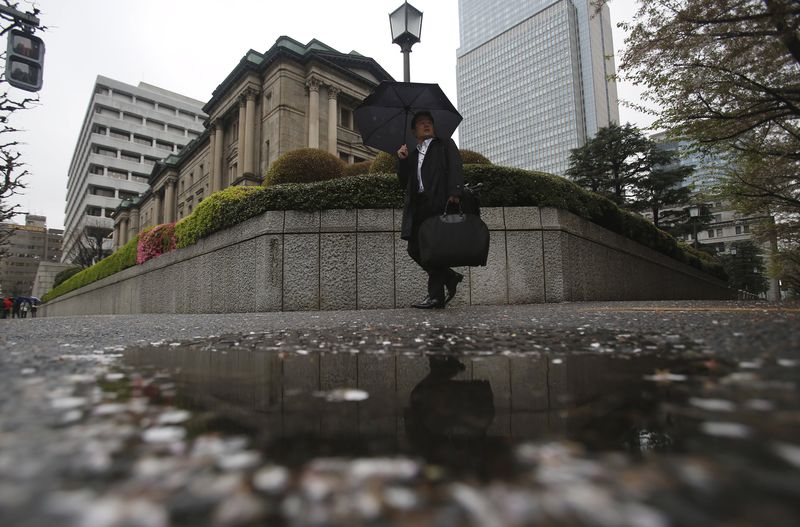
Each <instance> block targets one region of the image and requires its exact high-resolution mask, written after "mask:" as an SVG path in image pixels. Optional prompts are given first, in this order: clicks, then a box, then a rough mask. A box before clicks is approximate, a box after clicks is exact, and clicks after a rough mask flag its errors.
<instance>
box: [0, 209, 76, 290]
mask: <svg viewBox="0 0 800 527" xmlns="http://www.w3.org/2000/svg"><path fill="white" fill-rule="evenodd" d="M0 229H1V230H3V231H6V232H7V233H8V234H9V235H8V237H7V238H6V240H5V243H4V245H3V247H2V250H3V257H2V258H0V294H2V295H3V296H30V295H31V293H32V291H33V285H34V279H35V277H36V272H37V270H38V268H39V265H40V264H41V263H55V262H58V261H59V260H60V259H61V240H62V235H63V232H64V231H62V230H61V229H48V228H47V218H45V217H44V216H34V215H33V214H26V215H25V225H17V224H16V223H2V224H0Z"/></svg>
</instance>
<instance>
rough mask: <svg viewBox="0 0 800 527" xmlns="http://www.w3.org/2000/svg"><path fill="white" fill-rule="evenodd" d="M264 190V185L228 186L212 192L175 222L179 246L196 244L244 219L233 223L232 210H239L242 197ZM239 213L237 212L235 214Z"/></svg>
mask: <svg viewBox="0 0 800 527" xmlns="http://www.w3.org/2000/svg"><path fill="white" fill-rule="evenodd" d="M268 188H269V187H268ZM264 190H265V189H264V188H262V187H228V188H226V189H223V190H220V191H219V192H215V193H214V194H211V195H210V196H209V197H207V198H206V199H204V200H203V201H202V202H200V204H199V205H198V206H197V208H195V209H194V212H192V213H191V214H190V215H188V216H186V217H185V218H183V219H182V220H180V221H179V222H178V223H176V224H175V237H176V238H177V246H178V248H181V247H188V246H190V245H194V244H195V243H197V241H198V240H200V238H205V237H206V236H208V235H209V234H211V233H213V232H216V231H218V230H221V229H226V228H228V227H231V226H233V225H236V224H237V223H239V222H240V221H243V220H236V221H234V222H233V223H231V222H230V216H231V215H230V214H229V213H230V211H239V210H240V203H241V201H242V199H243V198H244V197H245V196H247V195H248V194H252V193H254V192H263V191H264ZM239 214H240V213H239V212H237V213H236V214H235V216H237V217H238V216H239ZM248 217H250V216H248Z"/></svg>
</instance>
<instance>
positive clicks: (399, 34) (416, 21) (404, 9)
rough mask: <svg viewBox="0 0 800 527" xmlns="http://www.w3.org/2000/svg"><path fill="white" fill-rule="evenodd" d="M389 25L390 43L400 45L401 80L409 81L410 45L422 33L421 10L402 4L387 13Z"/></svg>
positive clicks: (417, 40) (416, 40)
mask: <svg viewBox="0 0 800 527" xmlns="http://www.w3.org/2000/svg"><path fill="white" fill-rule="evenodd" d="M389 25H390V26H391V29H392V44H397V45H398V46H400V51H401V52H402V53H403V82H410V81H411V73H410V71H409V70H410V68H411V66H410V60H409V57H408V55H409V54H410V53H411V46H413V45H414V44H416V43H417V42H419V41H420V35H421V34H422V11H420V10H419V9H417V8H416V7H414V6H412V5H411V4H409V3H408V2H407V1H406V2H403V5H401V6H400V7H398V8H397V9H395V10H394V11H392V12H391V13H389Z"/></svg>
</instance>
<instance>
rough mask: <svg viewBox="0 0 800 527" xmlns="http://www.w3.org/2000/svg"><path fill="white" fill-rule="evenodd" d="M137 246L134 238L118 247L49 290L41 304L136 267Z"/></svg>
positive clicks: (137, 239)
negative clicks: (112, 252)
mask: <svg viewBox="0 0 800 527" xmlns="http://www.w3.org/2000/svg"><path fill="white" fill-rule="evenodd" d="M138 245H139V236H138V235H137V236H134V238H133V239H132V240H131V241H129V242H128V243H126V244H125V245H123V246H122V247H120V248H119V249H118V250H117V251H116V252H115V253H114V254H112V255H111V256H109V257H107V258H103V259H102V260H100V261H99V262H97V263H96V264H94V265H93V266H91V267H87V268H86V269H84V270H83V271H81V272H79V273H77V274H76V275H74V276H72V277H71V278H68V279H67V280H65V281H64V282H62V283H61V284H60V285H59V286H58V287H56V288H54V289H51V290H50V291H48V292H47V293H45V295H44V296H43V297H42V302H47V301H48V300H52V299H54V298H56V297H59V296H61V295H65V294H67V293H69V292H70V291H74V290H75V289H79V288H81V287H83V286H85V285H89V284H91V283H92V282H96V281H98V280H100V279H102V278H105V277H107V276H111V275H112V274H114V273H118V272H120V271H122V270H123V269H127V268H128V267H133V266H134V265H136V247H137V246H138Z"/></svg>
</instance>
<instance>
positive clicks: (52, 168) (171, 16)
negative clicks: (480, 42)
mask: <svg viewBox="0 0 800 527" xmlns="http://www.w3.org/2000/svg"><path fill="white" fill-rule="evenodd" d="M498 1H501V0H498ZM400 4H402V1H401V0H360V1H357V0H338V1H336V2H332V1H330V0H299V1H288V2H287V1H285V0H280V1H274V0H225V1H213V2H212V1H207V0H168V1H165V0H113V1H109V0H40V1H38V2H36V3H35V5H37V6H38V7H39V8H40V9H41V13H40V15H39V18H40V20H41V23H42V24H43V25H45V26H47V28H48V29H47V31H46V32H44V33H41V32H38V33H37V35H38V36H40V37H41V38H43V39H44V41H45V46H46V54H45V67H44V87H43V89H42V90H41V92H40V105H39V106H38V107H37V108H36V109H33V110H30V111H25V112H19V113H17V114H16V115H15V116H14V118H13V122H12V124H13V125H15V126H16V127H18V128H21V129H24V130H25V132H24V134H22V135H21V136H20V139H21V140H22V141H24V143H25V145H24V146H23V147H22V148H21V150H22V152H23V154H24V161H25V162H26V163H27V165H28V167H27V168H28V169H29V170H30V172H31V175H30V176H28V178H27V179H26V180H25V182H26V184H27V186H28V188H27V189H26V190H25V191H24V193H25V194H24V195H23V196H20V197H18V198H17V199H16V202H17V203H19V204H20V205H21V210H23V211H25V212H30V213H32V214H39V215H43V216H47V223H48V226H49V227H52V228H63V226H64V207H65V199H66V185H67V173H68V170H69V165H70V162H71V160H72V154H73V151H74V149H75V144H76V142H77V138H78V134H79V132H80V129H81V126H82V124H83V119H84V117H85V115H86V110H87V107H88V104H89V99H90V97H91V95H92V87H93V86H94V82H95V79H96V77H97V75H103V76H106V77H111V78H112V79H116V80H119V81H122V82H125V83H128V84H133V85H137V84H138V83H139V82H140V81H144V82H147V83H149V84H153V85H156V86H159V87H161V88H165V89H167V90H171V91H174V92H177V93H180V94H183V95H186V96H189V97H192V98H195V99H198V100H200V101H204V102H205V101H207V100H208V99H209V98H210V96H211V92H212V91H213V90H214V89H215V88H216V87H217V85H218V84H219V83H220V82H222V80H223V79H224V78H225V76H226V75H227V74H228V73H229V72H230V71H231V70H232V69H233V68H234V67H235V66H236V64H237V63H238V62H239V59H241V57H242V56H243V55H244V54H245V53H246V52H247V50H249V49H254V50H256V51H258V52H262V53H263V52H265V51H267V50H268V49H269V48H270V47H272V45H273V44H274V43H275V40H276V39H277V38H278V37H279V36H281V35H287V36H289V37H291V38H294V39H295V40H298V41H300V42H302V43H307V42H308V41H309V40H311V39H313V38H316V39H318V40H320V41H322V42H324V43H325V44H327V45H329V46H331V47H333V48H334V49H336V50H338V51H341V52H343V53H347V52H350V51H352V50H356V51H358V52H359V53H361V54H363V55H367V56H369V57H372V58H374V59H375V60H377V61H378V63H379V64H380V65H381V66H382V67H383V68H384V69H386V70H387V71H388V72H389V74H390V75H392V76H393V77H394V78H395V79H398V80H402V78H403V61H402V55H401V54H400V48H399V47H398V46H397V45H394V44H392V43H391V36H390V33H389V17H388V14H389V12H391V11H393V10H394V9H395V8H397V7H399V6H400ZM411 4H412V5H414V6H415V7H417V8H418V9H420V10H421V11H422V12H423V13H424V15H423V23H422V41H421V42H420V43H418V44H416V45H415V46H414V49H413V52H412V53H411V80H413V81H415V82H438V83H439V84H440V85H441V86H442V88H443V89H444V91H445V93H447V95H448V96H449V97H450V98H451V100H453V101H454V102H455V103H456V104H457V97H456V48H457V47H458V44H459V38H458V1H457V0H412V1H411ZM20 8H21V9H22V10H23V11H27V10H30V7H28V4H26V2H24V1H23V2H21V3H20ZM610 8H611V22H612V25H613V26H616V23H617V22H618V21H622V20H630V19H631V18H632V16H633V13H634V9H635V1H634V0H611V3H610ZM3 45H4V44H3ZM622 46H623V34H622V33H621V32H620V30H619V29H617V28H616V27H614V49H615V51H616V53H615V54H616V56H617V57H619V54H620V50H621V49H622ZM618 89H619V95H620V98H621V99H629V100H633V101H636V100H637V91H636V90H634V89H632V88H631V87H629V86H626V85H625V84H621V85H619V86H618ZM11 91H12V92H13V93H17V94H19V95H24V93H25V92H21V91H18V90H15V89H14V88H11ZM620 118H621V121H622V122H631V123H634V124H637V125H639V126H647V125H649V123H650V120H649V119H647V118H646V117H644V116H642V115H640V114H637V113H635V112H633V111H632V110H629V109H627V108H625V107H624V106H622V105H621V106H620ZM14 221H15V222H17V223H24V221H25V218H24V217H23V216H18V217H16V218H15V219H14Z"/></svg>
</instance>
